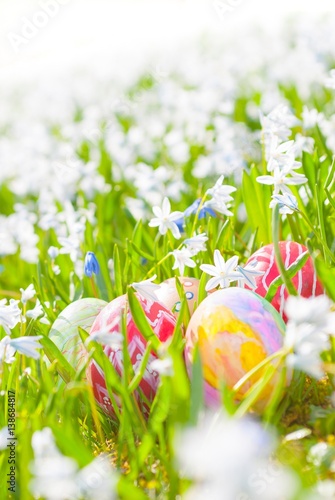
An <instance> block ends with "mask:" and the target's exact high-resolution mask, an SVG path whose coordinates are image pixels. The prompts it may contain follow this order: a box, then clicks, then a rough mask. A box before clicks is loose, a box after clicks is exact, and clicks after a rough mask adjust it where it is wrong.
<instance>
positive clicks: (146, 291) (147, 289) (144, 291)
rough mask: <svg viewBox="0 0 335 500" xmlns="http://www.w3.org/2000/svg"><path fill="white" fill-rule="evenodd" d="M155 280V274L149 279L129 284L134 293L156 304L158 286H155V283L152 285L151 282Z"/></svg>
mask: <svg viewBox="0 0 335 500" xmlns="http://www.w3.org/2000/svg"><path fill="white" fill-rule="evenodd" d="M156 278H157V275H156V274H155V275H154V276H152V277H151V278H149V279H147V280H144V281H140V282H138V283H137V282H134V283H131V285H130V286H132V287H133V288H134V289H135V290H136V292H137V293H138V294H139V295H141V297H143V298H144V299H147V300H149V301H150V302H156V301H157V296H156V290H159V289H160V285H157V284H156V283H153V281H154V280H155V279H156Z"/></svg>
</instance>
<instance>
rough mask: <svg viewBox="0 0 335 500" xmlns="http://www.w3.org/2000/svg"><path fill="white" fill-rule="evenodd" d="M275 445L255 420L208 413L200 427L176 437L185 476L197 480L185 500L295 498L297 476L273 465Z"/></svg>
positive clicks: (179, 460) (178, 454)
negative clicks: (294, 476) (272, 458)
mask: <svg viewBox="0 0 335 500" xmlns="http://www.w3.org/2000/svg"><path fill="white" fill-rule="evenodd" d="M273 446H274V443H273V438H272V436H270V435H269V434H267V433H266V432H265V431H264V430H263V429H262V427H261V426H260V425H259V424H258V423H257V422H256V421H251V420H246V419H232V418H228V417H227V416H225V415H223V414H222V413H219V412H218V413H214V414H210V413H207V414H205V416H204V417H203V418H201V419H200V421H199V422H198V424H197V425H196V427H188V428H186V429H184V430H183V431H182V432H181V433H179V434H177V436H176V440H175V448H176V458H177V463H178V465H179V470H180V473H181V474H182V475H183V476H184V477H187V478H189V479H191V480H193V485H192V486H191V487H190V488H189V489H188V490H187V491H186V492H185V493H186V494H185V495H184V496H183V498H185V499H187V500H191V499H192V500H202V499H204V498H206V499H207V498H208V499H210V500H219V499H222V498H225V499H228V500H230V499H241V500H242V499H250V500H266V499H269V498H271V499H272V498H273V499H279V498H287V499H289V498H292V497H293V492H294V490H295V489H296V486H297V485H296V484H295V481H294V478H293V477H292V475H290V474H288V473H287V471H286V470H285V469H283V468H282V467H281V466H280V464H278V463H276V462H274V461H273V460H270V458H269V456H270V453H271V451H272V449H273ZM260 485H261V487H260ZM262 485H265V486H266V487H265V488H263V486H262Z"/></svg>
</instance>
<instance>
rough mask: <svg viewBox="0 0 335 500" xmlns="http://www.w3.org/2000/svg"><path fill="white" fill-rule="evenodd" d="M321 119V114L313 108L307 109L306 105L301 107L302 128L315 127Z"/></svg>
mask: <svg viewBox="0 0 335 500" xmlns="http://www.w3.org/2000/svg"><path fill="white" fill-rule="evenodd" d="M322 119H323V114H322V113H319V111H318V110H317V109H315V108H313V109H308V107H307V106H304V107H303V110H302V123H303V127H304V129H309V128H313V127H315V125H317V124H318V123H320V122H321V121H322Z"/></svg>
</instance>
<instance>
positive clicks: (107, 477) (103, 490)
mask: <svg viewBox="0 0 335 500" xmlns="http://www.w3.org/2000/svg"><path fill="white" fill-rule="evenodd" d="M118 479H119V477H118V474H117V472H116V470H115V469H114V468H113V467H112V465H111V463H110V460H109V457H108V455H107V454H101V455H99V456H98V457H96V458H95V459H94V460H93V461H92V462H91V463H90V464H88V465H86V467H84V468H83V469H81V470H80V471H79V472H78V473H77V477H76V482H77V484H78V487H79V491H80V497H83V498H85V500H97V499H99V500H113V499H114V498H117V491H116V485H117V482H118Z"/></svg>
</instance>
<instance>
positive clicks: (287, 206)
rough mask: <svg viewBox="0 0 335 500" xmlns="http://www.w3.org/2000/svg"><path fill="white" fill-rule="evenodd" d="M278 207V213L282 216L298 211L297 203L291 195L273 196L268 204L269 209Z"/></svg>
mask: <svg viewBox="0 0 335 500" xmlns="http://www.w3.org/2000/svg"><path fill="white" fill-rule="evenodd" d="M276 205H279V213H281V214H282V215H286V214H293V212H295V211H297V210H298V202H297V199H296V197H295V196H294V195H293V194H288V193H284V194H274V195H273V196H272V200H271V202H270V208H274V207H275V206H276Z"/></svg>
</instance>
